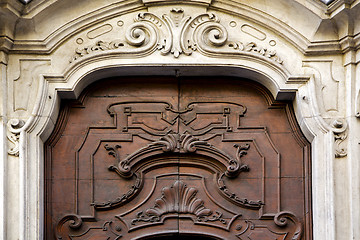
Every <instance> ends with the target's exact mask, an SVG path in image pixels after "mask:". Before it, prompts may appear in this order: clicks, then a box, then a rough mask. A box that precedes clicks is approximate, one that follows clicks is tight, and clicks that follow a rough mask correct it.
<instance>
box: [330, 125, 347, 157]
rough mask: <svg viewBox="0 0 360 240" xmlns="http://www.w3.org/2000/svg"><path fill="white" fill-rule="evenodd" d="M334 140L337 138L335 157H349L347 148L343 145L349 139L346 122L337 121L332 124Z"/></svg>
mask: <svg viewBox="0 0 360 240" xmlns="http://www.w3.org/2000/svg"><path fill="white" fill-rule="evenodd" d="M332 127H333V132H334V138H335V157H337V158H340V157H345V156H347V150H346V148H343V147H342V143H343V142H344V141H345V140H346V138H347V135H348V133H347V131H348V129H347V122H346V121H345V120H341V119H336V120H334V121H333V123H332Z"/></svg>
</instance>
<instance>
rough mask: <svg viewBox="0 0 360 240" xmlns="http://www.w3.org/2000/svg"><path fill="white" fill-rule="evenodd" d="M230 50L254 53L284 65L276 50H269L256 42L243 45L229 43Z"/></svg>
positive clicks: (240, 43)
mask: <svg viewBox="0 0 360 240" xmlns="http://www.w3.org/2000/svg"><path fill="white" fill-rule="evenodd" d="M228 46H229V48H233V49H235V50H237V51H240V52H254V53H257V54H259V55H261V56H264V57H267V58H270V59H272V60H274V61H275V62H278V63H280V64H282V63H283V60H281V59H280V58H279V57H278V56H277V55H276V51H275V50H269V49H266V48H264V47H261V46H258V45H256V43H254V42H248V43H242V42H229V43H228Z"/></svg>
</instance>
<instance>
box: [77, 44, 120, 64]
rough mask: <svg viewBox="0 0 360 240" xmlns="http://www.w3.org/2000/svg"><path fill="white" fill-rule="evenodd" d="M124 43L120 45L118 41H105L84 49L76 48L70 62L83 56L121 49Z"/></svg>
mask: <svg viewBox="0 0 360 240" xmlns="http://www.w3.org/2000/svg"><path fill="white" fill-rule="evenodd" d="M123 46H124V43H122V42H121V41H120V40H114V41H111V42H105V41H101V40H100V41H97V42H96V43H95V44H94V45H90V46H87V47H84V48H77V49H76V50H75V55H74V56H73V57H72V59H71V60H70V62H73V61H76V60H77V59H78V58H80V57H83V56H85V55H88V54H90V53H93V52H102V51H108V50H114V49H118V48H120V47H123Z"/></svg>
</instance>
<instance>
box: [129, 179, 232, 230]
mask: <svg viewBox="0 0 360 240" xmlns="http://www.w3.org/2000/svg"><path fill="white" fill-rule="evenodd" d="M197 192H198V190H197V189H196V188H193V187H190V188H189V187H187V186H186V184H185V183H184V182H182V181H176V182H175V183H174V184H173V185H172V186H171V187H164V188H163V189H162V197H161V198H158V199H156V200H155V206H154V207H152V208H149V209H147V210H146V211H145V213H144V212H142V211H141V212H139V213H138V214H137V218H136V219H133V220H132V221H131V224H132V225H136V223H137V222H160V221H161V217H162V216H164V215H166V214H167V213H179V214H180V213H189V214H191V215H194V216H195V217H196V218H195V219H194V220H195V221H196V222H213V221H220V222H221V223H223V224H226V220H225V219H223V218H221V216H222V213H221V212H219V211H216V213H215V214H213V211H212V210H210V209H208V208H206V207H205V206H204V201H203V200H201V199H198V198H196V193H197Z"/></svg>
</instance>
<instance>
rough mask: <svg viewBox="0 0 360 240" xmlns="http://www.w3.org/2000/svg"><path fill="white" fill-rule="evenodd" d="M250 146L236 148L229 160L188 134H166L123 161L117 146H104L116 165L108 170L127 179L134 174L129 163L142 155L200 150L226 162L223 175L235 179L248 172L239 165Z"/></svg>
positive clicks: (218, 151) (245, 166)
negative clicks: (234, 154)
mask: <svg viewBox="0 0 360 240" xmlns="http://www.w3.org/2000/svg"><path fill="white" fill-rule="evenodd" d="M249 147H250V145H248V144H246V145H244V146H238V145H236V148H237V153H236V158H231V157H230V156H228V155H227V154H226V153H224V152H223V151H221V150H220V149H217V148H216V147H215V146H212V145H211V144H209V143H208V142H206V141H202V140H199V138H196V137H194V136H192V135H190V134H178V133H176V134H168V135H165V136H163V137H161V138H160V140H158V141H155V142H152V143H150V144H149V145H147V146H145V147H143V148H140V149H139V150H137V151H136V152H134V153H132V154H131V155H129V156H128V157H126V158H125V159H123V160H121V159H120V157H119V154H118V150H117V149H118V148H119V146H118V145H117V146H115V147H109V146H108V145H105V148H106V150H107V151H109V155H112V156H114V157H115V158H116V160H117V162H118V164H117V166H116V165H113V166H110V167H109V169H110V170H113V171H115V172H116V173H118V174H119V176H121V177H125V178H129V177H132V176H133V174H134V172H133V171H132V168H131V162H133V161H135V160H136V159H137V158H141V156H142V155H149V154H150V153H151V152H155V153H156V152H157V151H158V150H161V151H163V152H180V153H192V152H195V151H197V150H202V151H206V152H210V153H215V154H216V155H217V156H219V157H221V158H222V159H224V160H226V161H227V162H228V166H227V170H226V172H225V175H226V176H228V177H235V176H237V175H238V174H239V173H240V172H242V171H248V170H249V168H248V166H247V165H243V164H241V159H240V158H241V157H242V156H243V155H245V154H246V150H248V149H249Z"/></svg>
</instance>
